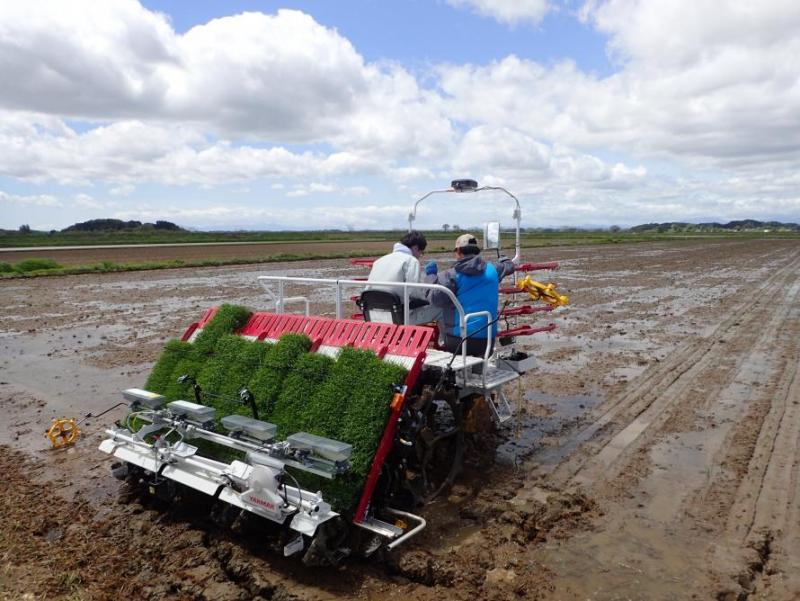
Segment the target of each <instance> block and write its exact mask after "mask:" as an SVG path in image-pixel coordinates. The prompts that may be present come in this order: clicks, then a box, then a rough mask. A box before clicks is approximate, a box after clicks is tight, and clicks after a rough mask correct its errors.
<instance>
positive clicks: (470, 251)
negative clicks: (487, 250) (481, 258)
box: [458, 244, 481, 256]
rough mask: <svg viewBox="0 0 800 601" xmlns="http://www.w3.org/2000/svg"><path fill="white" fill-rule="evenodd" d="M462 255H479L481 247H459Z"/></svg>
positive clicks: (472, 245)
mask: <svg viewBox="0 0 800 601" xmlns="http://www.w3.org/2000/svg"><path fill="white" fill-rule="evenodd" d="M458 250H460V251H461V254H462V255H465V256H471V255H479V254H481V247H480V246H478V245H477V244H469V245H467V246H461V247H459V249H458Z"/></svg>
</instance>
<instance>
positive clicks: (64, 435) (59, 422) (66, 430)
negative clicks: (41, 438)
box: [47, 418, 81, 449]
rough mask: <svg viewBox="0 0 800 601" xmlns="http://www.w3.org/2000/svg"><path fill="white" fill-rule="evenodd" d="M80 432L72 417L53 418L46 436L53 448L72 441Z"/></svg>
mask: <svg viewBox="0 0 800 601" xmlns="http://www.w3.org/2000/svg"><path fill="white" fill-rule="evenodd" d="M80 433H81V431H80V430H79V429H78V425H77V423H76V422H75V419H74V418H70V419H54V420H53V425H52V426H50V428H49V429H48V430H47V438H49V439H50V444H52V445H53V448H54V449H58V448H60V447H65V446H67V445H71V444H72V443H74V442H75V441H76V440H77V439H78V435H79V434H80Z"/></svg>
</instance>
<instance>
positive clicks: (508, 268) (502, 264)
mask: <svg viewBox="0 0 800 601" xmlns="http://www.w3.org/2000/svg"><path fill="white" fill-rule="evenodd" d="M494 268H495V269H496V270H497V279H498V280H500V281H501V282H502V281H503V278H504V277H506V276H509V275H511V274H512V273H514V269H516V266H515V265H514V262H513V261H512V260H511V259H509V258H508V257H500V258H499V259H498V260H497V261H495V263H494Z"/></svg>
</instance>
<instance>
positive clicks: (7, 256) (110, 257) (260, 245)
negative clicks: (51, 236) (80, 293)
mask: <svg viewBox="0 0 800 601" xmlns="http://www.w3.org/2000/svg"><path fill="white" fill-rule="evenodd" d="M452 243H453V240H452V239H450V238H448V239H432V240H430V241H429V243H428V244H429V246H430V248H431V249H433V248H443V249H444V248H449V247H450V245H451V244H452ZM387 247H391V243H390V242H386V241H364V240H359V241H358V242H357V243H356V242H354V241H352V240H348V241H328V242H326V241H320V242H302V241H298V242H233V243H225V242H216V243H213V244H196V243H185V244H150V245H140V246H137V247H131V246H119V247H113V246H112V247H109V246H99V247H97V248H91V247H87V246H79V247H74V248H58V247H47V248H25V249H15V248H0V260H2V261H6V262H9V263H16V262H18V261H24V260H25V259H31V258H34V257H39V258H46V259H53V260H54V261H56V262H57V263H59V264H61V265H65V266H68V267H74V266H78V265H93V264H96V263H101V262H103V261H112V262H114V263H119V264H124V263H145V262H150V261H152V262H157V261H186V262H199V261H230V260H240V261H244V260H252V261H255V262H258V261H264V260H267V259H269V258H270V257H272V256H274V255H284V256H286V255H296V256H297V255H299V256H308V255H312V254H316V255H329V256H330V255H336V254H339V255H340V256H341V255H346V254H347V253H349V252H351V251H353V250H358V251H359V252H366V253H369V252H375V253H382V252H385V251H386V249H387Z"/></svg>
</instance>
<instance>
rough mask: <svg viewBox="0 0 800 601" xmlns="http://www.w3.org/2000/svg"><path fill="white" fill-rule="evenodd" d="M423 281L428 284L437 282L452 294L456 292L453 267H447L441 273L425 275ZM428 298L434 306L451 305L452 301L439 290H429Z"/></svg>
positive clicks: (444, 306)
mask: <svg viewBox="0 0 800 601" xmlns="http://www.w3.org/2000/svg"><path fill="white" fill-rule="evenodd" d="M425 282H426V283H428V284H439V285H440V286H444V287H445V288H449V289H450V290H451V291H452V292H453V294H455V293H456V272H455V270H454V269H448V270H446V271H444V272H442V273H432V274H430V275H428V276H426V277H425ZM428 300H429V301H430V303H431V304H432V305H434V306H436V307H442V308H446V307H452V306H453V302H452V301H451V300H450V297H449V296H447V294H446V293H445V292H442V291H441V290H429V291H428Z"/></svg>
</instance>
